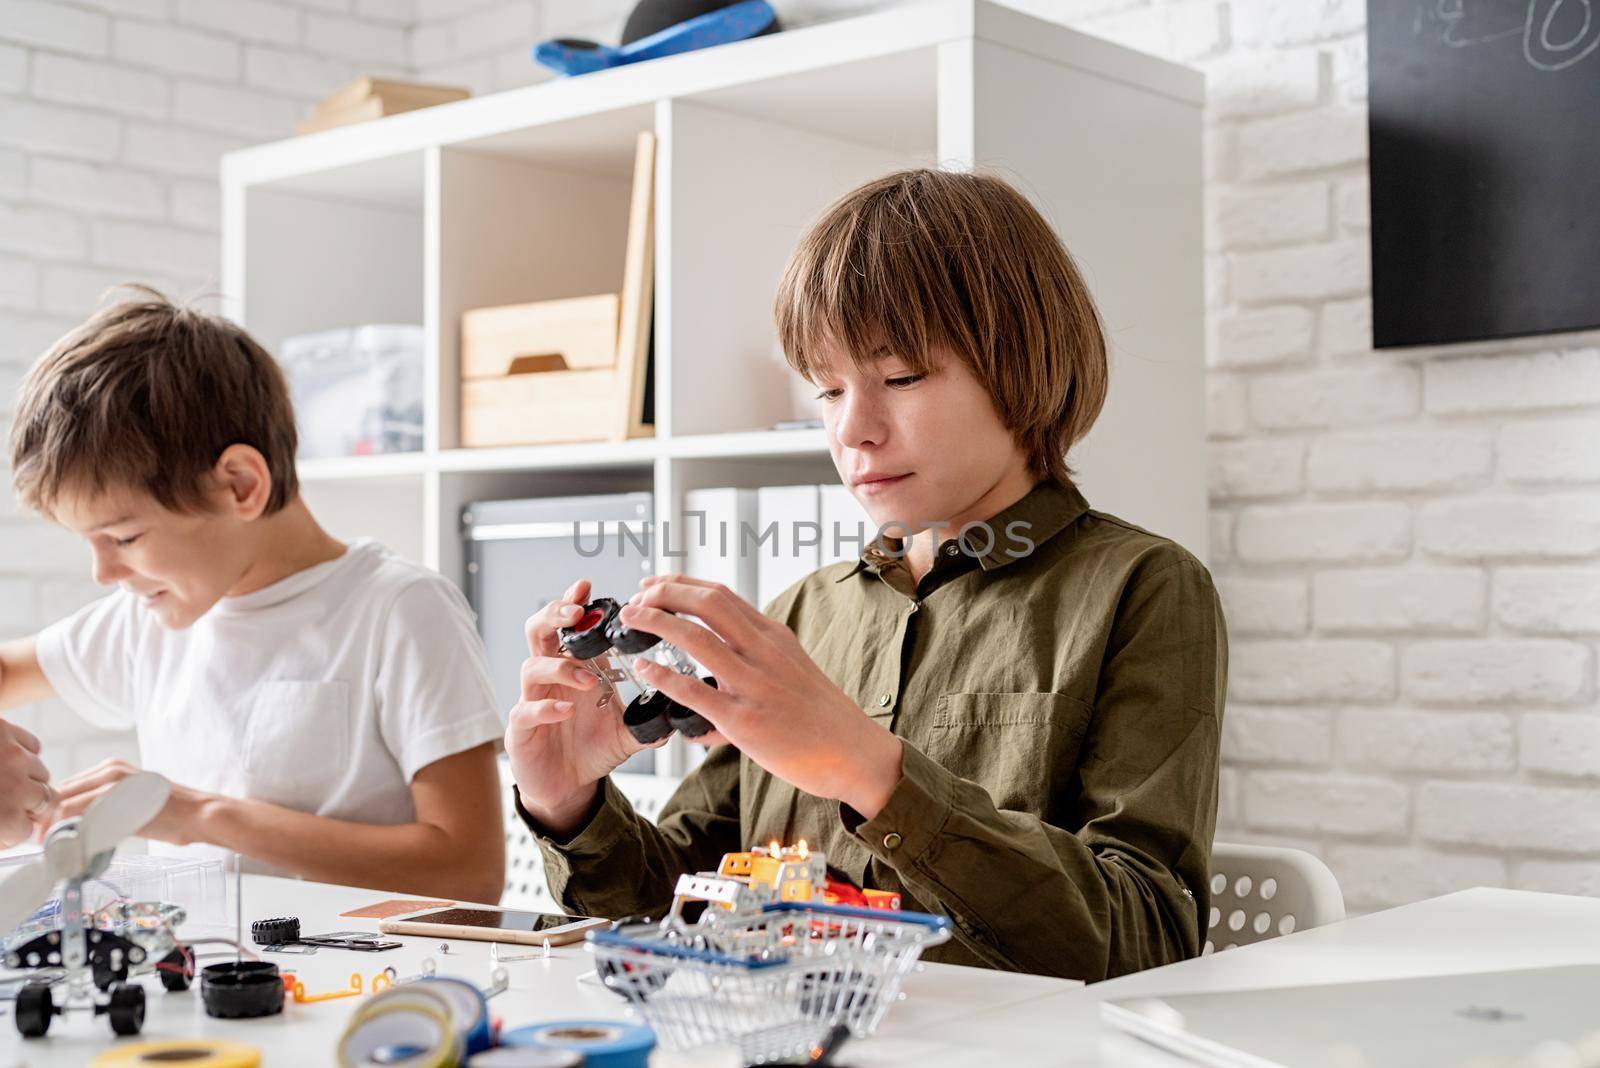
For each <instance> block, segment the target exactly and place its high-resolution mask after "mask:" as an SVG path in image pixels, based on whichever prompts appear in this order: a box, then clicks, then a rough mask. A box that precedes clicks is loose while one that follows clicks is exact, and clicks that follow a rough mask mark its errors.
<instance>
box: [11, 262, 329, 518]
mask: <svg viewBox="0 0 1600 1068" xmlns="http://www.w3.org/2000/svg"><path fill="white" fill-rule="evenodd" d="M121 288H123V289H129V290H133V291H134V292H135V293H136V294H137V297H136V298H135V299H132V300H125V301H123V302H121V303H117V304H112V305H108V306H106V307H104V308H102V309H100V310H99V311H97V312H96V313H95V314H94V315H93V316H91V317H90V318H89V320H88V321H87V322H85V323H84V324H83V325H81V326H79V327H78V328H76V329H75V330H73V331H72V332H71V333H69V334H67V335H66V336H65V337H63V338H62V339H61V340H60V341H57V342H56V343H55V345H54V346H53V347H52V348H51V349H50V351H49V352H47V353H45V354H44V355H43V356H42V357H40V358H39V360H38V362H36V363H35V364H34V365H33V367H32V368H31V369H30V370H29V371H28V375H27V377H26V378H25V379H24V380H23V383H22V389H21V392H20V394H19V396H18V398H17V411H16V417H15V420H14V422H13V423H12V426H11V486H12V489H13V490H14V491H15V492H16V494H17V497H18V498H19V499H20V500H21V501H22V502H23V503H24V504H25V505H27V506H28V507H30V508H32V509H34V510H36V511H38V512H41V513H43V514H45V515H51V514H52V512H53V509H54V505H55V502H56V501H57V500H59V498H60V496H61V494H62V492H63V491H68V490H70V491H72V492H100V491H103V490H105V489H107V488H109V487H125V488H128V489H133V490H143V491H145V492H147V493H149V494H150V495H151V496H152V497H154V498H155V500H156V501H157V502H158V503H160V504H161V505H162V506H163V507H165V508H168V509H170V510H173V511H197V510H199V509H201V508H203V506H204V503H205V490H206V481H205V480H206V476H207V475H208V473H209V472H210V471H211V468H212V467H213V466H214V465H215V464H216V462H217V458H218V457H219V456H221V455H222V452H223V450H224V449H226V448H227V447H228V446H230V445H235V444H242V445H250V446H252V447H254V448H255V449H256V450H257V451H259V452H260V453H261V455H262V456H263V457H264V458H265V459H266V462H267V468H268V470H269V471H270V472H271V475H272V492H271V495H270V497H269V499H268V502H267V509H266V512H267V514H269V515H270V514H271V513H273V512H276V511H278V510H279V509H281V508H283V507H284V506H285V505H286V504H288V503H289V502H290V501H292V500H294V498H295V495H296V494H297V493H298V492H299V484H298V481H297V479H296V476H295V467H294V455H295V448H296V437H295V425H294V408H293V405H292V404H291V402H290V400H289V389H288V386H287V384H286V383H285V381H284V377H283V372H282V371H281V370H280V369H279V368H278V365H277V363H276V362H275V361H274V360H273V359H272V357H271V356H270V355H268V354H267V351H266V350H265V349H263V348H262V347H261V346H260V345H259V344H257V343H256V341H255V339H254V338H252V337H251V336H250V335H249V334H247V333H246V332H245V331H244V330H243V329H241V328H240V327H238V326H236V325H235V324H233V323H231V322H229V321H228V320H226V319H224V318H222V317H221V316H217V315H209V314H206V313H204V312H201V311H198V310H195V309H192V308H188V307H184V306H181V305H178V304H174V303H173V302H172V301H170V300H168V299H167V298H166V297H164V296H162V295H161V294H160V293H158V292H156V291H155V290H153V289H148V288H146V287H144V286H126V287H121Z"/></svg>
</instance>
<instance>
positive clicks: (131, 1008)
mask: <svg viewBox="0 0 1600 1068" xmlns="http://www.w3.org/2000/svg"><path fill="white" fill-rule="evenodd" d="M105 1012H106V1015H107V1016H109V1017H111V1030H112V1031H114V1032H116V1033H117V1034H119V1035H123V1036H127V1035H136V1034H138V1033H139V1032H140V1031H141V1030H142V1029H143V1028H144V987H142V986H140V985H138V984H137V983H115V984H113V985H112V987H111V1000H110V1001H109V1002H108V1003H107V1004H106V1006H105Z"/></svg>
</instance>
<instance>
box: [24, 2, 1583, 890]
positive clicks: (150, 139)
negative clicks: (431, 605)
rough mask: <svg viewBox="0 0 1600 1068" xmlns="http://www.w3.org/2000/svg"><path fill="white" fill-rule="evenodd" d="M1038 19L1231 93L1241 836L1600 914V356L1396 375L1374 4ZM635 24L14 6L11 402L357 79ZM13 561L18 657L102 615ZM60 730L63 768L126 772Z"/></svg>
mask: <svg viewBox="0 0 1600 1068" xmlns="http://www.w3.org/2000/svg"><path fill="white" fill-rule="evenodd" d="M877 6H881V0H779V3H778V7H779V10H780V12H781V13H782V15H783V17H784V19H785V21H786V23H788V24H789V25H790V26H798V25H803V24H805V23H808V22H814V21H819V20H823V19H828V18H834V17H839V16H842V15H848V14H852V13H856V12H859V11H862V10H866V9H869V8H872V7H877ZM1019 6H1024V7H1027V8H1031V9H1033V10H1036V11H1038V12H1039V13H1041V14H1044V15H1046V16H1049V17H1054V18H1059V19H1063V20H1066V21H1069V22H1071V23H1073V24H1075V25H1077V26H1079V27H1081V28H1083V29H1085V30H1087V31H1089V32H1093V33H1100V34H1103V35H1105V36H1108V37H1111V38H1113V39H1115V40H1118V41H1120V42H1123V43H1125V44H1128V45H1130V46H1132V47H1135V48H1140V49H1144V50H1147V51H1152V52H1156V53H1158V54H1163V55H1167V56H1169V57H1172V58H1175V59H1180V60H1183V61H1185V62H1190V63H1193V64H1195V65H1197V66H1199V67H1201V68H1203V69H1204V70H1205V71H1206V72H1207V74H1208V76H1209V82H1210V93H1211V97H1210V101H1211V102H1210V105H1209V107H1208V110H1207V130H1206V139H1205V143H1206V175H1207V183H1208V184H1207V190H1206V213H1207V256H1206V279H1207V282H1206V284H1207V293H1206V302H1207V307H1208V309H1209V310H1210V313H1211V314H1210V322H1209V329H1208V337H1207V353H1206V356H1207V361H1208V364H1209V366H1210V367H1211V369H1212V370H1211V372H1210V376H1209V380H1208V388H1207V394H1208V404H1209V410H1208V413H1207V419H1208V426H1209V427H1210V429H1211V435H1212V438H1213V455H1212V458H1211V465H1210V488H1211V494H1212V509H1213V511H1212V523H1211V526H1212V546H1211V560H1212V565H1213V570H1214V571H1215V573H1216V575H1217V578H1218V583H1219V588H1220V589H1221V591H1222V596H1223V599H1224V603H1225V604H1226V606H1227V609H1228V613H1229V623H1230V628H1231V632H1232V639H1233V665H1232V685H1231V692H1230V705H1229V713H1228V718H1227V721H1226V725H1225V731H1224V756H1225V768H1224V773H1223V799H1222V811H1221V818H1220V823H1221V826H1220V832H1219V833H1220V834H1222V835H1223V836H1226V837H1229V838H1233V839H1236V840H1241V841H1257V842H1260V841H1268V842H1272V841H1276V842H1283V843H1285V844H1292V845H1297V846H1300V847H1302V848H1309V849H1313V850H1315V851H1316V852H1318V853H1320V854H1321V855H1323V856H1324V857H1325V858H1326V859H1327V860H1328V861H1329V863H1330V864H1331V865H1332V866H1333V868H1334V870H1335V872H1336V873H1337V874H1338V875H1339V876H1340V879H1341V881H1342V882H1343V884H1344V887H1345V891H1346V896H1347V899H1348V901H1349V904H1350V905H1351V907H1352V908H1353V909H1355V910H1362V909H1369V908H1375V907H1382V906H1386V905H1391V904H1397V903H1401V902H1404V901H1409V900H1414V899H1416V898H1419V897H1424V896H1429V895H1432V894H1437V893H1444V892H1447V891H1450V890H1453V889H1458V888H1461V887H1465V886H1472V885H1482V884H1501V885H1512V886H1520V887H1526V888H1532V889H1551V890H1561V891H1567V892H1574V893H1588V894H1600V817H1596V816H1595V815H1594V813H1596V812H1600V809H1597V807H1596V805H1595V803H1594V800H1595V799H1594V795H1593V790H1594V789H1595V787H1596V784H1597V783H1600V708H1597V690H1600V686H1597V680H1596V664H1597V661H1600V335H1596V334H1584V335H1568V336H1561V337H1549V338H1543V339H1528V340H1522V341H1514V342H1505V343H1499V344H1478V345H1469V346H1456V347H1450V348H1439V349H1417V350H1407V351H1400V352H1394V351H1390V352H1385V353H1377V352H1374V351H1373V350H1372V349H1371V340H1370V336H1371V335H1370V323H1371V302H1370V282H1369V278H1370V265H1369V263H1368V255H1367V229H1368V225H1369V223H1368V218H1369V213H1368V210H1367V179H1366V167H1365V158H1366V112H1365V107H1366V105H1365V99H1366V49H1365V39H1364V27H1363V18H1364V11H1365V5H1364V3H1363V2H1362V0H1305V2H1299V3H1283V2H1281V0H1019ZM629 7H631V2H630V0H227V2H218V0H117V2H116V3H102V2H92V0H51V2H44V0H0V392H3V395H6V396H9V395H10V394H11V392H12V391H13V389H14V384H15V381H16V379H17V377H18V375H20V373H21V367H22V365H23V364H24V362H25V361H26V359H28V358H30V357H31V355H32V354H33V353H35V352H37V350H38V349H39V348H40V347H42V346H43V345H44V344H47V343H48V341H49V340H50V339H51V338H53V337H54V336H56V335H57V334H59V333H60V332H61V331H62V330H63V329H65V328H66V327H67V326H70V325H71V323H72V321H73V320H74V319H75V318H77V317H78V316H80V315H81V314H82V313H83V311H85V310H87V307H88V302H89V301H90V300H91V299H92V297H93V295H94V293H95V291H97V290H98V289H99V288H101V287H102V286H103V285H104V284H106V283H109V282H112V281H115V280H117V279H118V278H119V277H122V276H124V275H126V274H128V273H138V272H139V271H146V270H147V271H154V272H156V274H155V275H153V277H156V278H157V279H158V280H160V281H162V282H163V284H170V285H171V286H173V287H183V286H194V285H205V284H214V282H215V279H214V277H212V273H213V272H214V271H215V232H216V226H215V214H216V191H215V184H214V175H215V168H216V161H217V157H218V155H219V154H220V153H221V152H223V151H226V150H227V149H229V148H232V147H234V146H236V145H239V144H243V143H245V142H247V141H250V140H257V139H261V138H265V137H271V136H276V135H278V134H281V133H284V132H287V130H286V128H287V125H288V124H289V123H290V122H291V121H292V119H293V118H294V117H295V116H296V115H299V114H302V113H304V111H305V110H306V108H307V107H308V105H309V103H310V102H311V101H313V100H315V99H317V98H318V97H319V96H321V95H323V94H324V93H326V92H327V91H329V90H330V89H332V88H333V87H334V86H335V85H337V84H338V83H339V82H340V81H341V80H342V79H343V78H344V77H346V76H348V75H349V74H352V73H355V72H356V70H357V69H358V68H371V69H372V70H374V71H377V72H380V73H381V72H384V71H388V70H395V71H409V72H410V73H413V74H415V75H417V76H420V77H425V78H430V79H433V80H439V81H446V82H455V83H460V84H464V85H466V86H468V87H470V88H472V89H473V90H475V91H477V92H486V91H492V90H496V89H503V88H510V87H513V86H519V85H524V84H528V83H531V82H534V81H538V80H541V79H542V78H543V77H544V75H543V74H542V73H541V72H540V71H539V70H538V69H537V68H536V67H534V66H533V65H532V63H531V62H530V61H529V59H528V49H529V47H530V46H531V45H532V43H533V42H534V41H535V40H538V39H540V38H543V37H549V36H557V35H579V36H594V37H599V38H602V39H605V40H608V41H616V40H617V38H618V36H619V33H620V28H621V23H622V20H623V18H624V17H625V14H626V11H627V10H628V8H629ZM94 93H99V94H101V98H98V99H97V98H88V99H86V96H91V95H92V94H94ZM113 97H114V98H113ZM173 275H176V277H171V276H173ZM1151 313H1152V314H1159V309H1152V310H1151ZM0 537H3V538H4V539H5V548H6V550H7V551H5V552H3V553H0V632H4V633H21V632H24V631H26V630H28V629H31V628H33V627H35V626H38V625H40V624H41V623H43V622H44V621H46V620H48V619H51V618H55V617H57V616H59V615H60V614H61V613H63V612H65V611H68V610H70V609H71V607H73V606H74V605H76V604H79V603H82V601H83V600H85V599H86V598H88V597H89V596H91V595H92V592H93V591H92V588H91V587H90V586H89V584H88V583H87V581H86V579H85V578H84V577H83V560H82V550H81V549H79V548H77V547H76V546H74V545H73V544H72V543H71V541H70V539H64V538H62V537H60V536H59V535H54V534H51V533H50V532H48V531H47V530H45V529H44V528H43V527H42V526H40V525H39V524H37V523H34V522H31V521H27V520H23V519H20V518H18V517H16V516H15V514H14V508H13V507H12V506H11V504H10V502H9V501H0ZM27 717H28V718H32V719H40V718H46V717H42V716H41V715H40V714H38V713H28V714H27ZM48 718H49V720H50V724H51V725H50V726H49V727H48V729H46V730H45V733H46V735H47V737H48V738H50V739H51V745H52V749H53V751H54V752H55V756H54V757H53V759H54V760H55V762H56V763H57V766H58V767H66V766H74V765H76V764H77V763H81V762H82V761H83V760H86V759H88V758H89V757H90V756H92V755H98V754H99V753H100V752H101V751H103V749H104V746H103V744H102V743H101V742H100V741H99V740H92V739H85V738H83V736H82V735H81V733H78V732H75V731H74V729H72V728H71V726H70V725H64V724H66V721H65V720H64V719H63V718H62V717H61V716H60V715H59V714H58V713H54V712H52V713H51V715H50V716H49V717H48Z"/></svg>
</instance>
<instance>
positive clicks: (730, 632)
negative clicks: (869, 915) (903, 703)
mask: <svg viewBox="0 0 1600 1068" xmlns="http://www.w3.org/2000/svg"><path fill="white" fill-rule="evenodd" d="M640 585H641V587H642V589H641V590H640V591H639V593H637V594H635V595H634V597H633V598H632V599H631V600H630V601H629V602H628V603H627V604H626V605H625V606H623V609H622V621H623V622H624V623H626V624H627V625H628V626H630V627H637V628H638V629H639V630H643V631H647V632H649V633H651V634H659V635H660V636H661V637H662V638H664V639H666V640H667V641H669V642H671V643H672V644H673V645H676V646H677V647H678V648H679V649H682V650H683V651H684V652H686V653H688V654H689V655H690V656H692V657H694V658H695V659H696V660H697V661H699V662H700V664H701V665H702V666H704V667H705V668H706V670H708V671H709V672H710V673H711V674H712V675H713V676H715V678H716V680H717V688H716V689H712V688H711V687H710V686H708V685H706V684H705V683H704V682H701V681H700V680H698V679H691V678H688V677H687V676H684V675H679V674H677V673H676V672H673V671H669V670H667V669H666V668H662V667H660V666H658V665H655V664H650V663H647V662H645V661H644V660H640V661H639V662H638V668H639V677H640V678H641V679H643V680H644V681H645V682H648V683H649V684H650V685H652V686H655V687H657V688H658V689H660V690H661V692H662V693H664V694H666V695H667V696H668V697H670V698H672V699H673V700H674V701H677V702H678V703H679V704H682V705H687V706H688V707H690V708H692V709H694V710H695V711H696V712H698V713H700V714H701V715H702V716H704V717H705V718H706V719H708V720H710V721H711V722H712V724H713V725H714V726H715V727H716V731H715V732H714V733H713V734H711V735H707V736H705V737H704V738H701V739H698V740H699V741H702V742H721V741H726V742H729V743H732V744H733V745H734V746H736V747H737V748H738V749H739V751H740V752H741V753H743V754H744V755H745V756H747V757H749V758H750V759H751V760H753V761H755V762H756V763H757V764H759V765H761V767H763V768H765V769H766V770H767V771H768V772H770V773H771V774H773V775H775V776H777V777H778V778H780V779H783V780H784V781H785V782H787V783H789V784H790V785H792V786H794V787H796V788H798V789H800V790H803V791H805V792H806V793H808V794H813V795H815V796H817V797H828V798H833V799H835V800H838V801H841V802H843V803H844V804H846V805H849V806H850V807H851V808H853V809H855V810H856V811H857V812H859V813H860V814H861V815H862V816H864V817H866V818H867V819H871V818H872V817H874V816H876V815H877V814H878V812H879V810H881V809H882V808H883V806H884V805H885V804H887V803H888V800H889V795H890V794H891V793H893V792H894V788H895V787H896V786H897V785H899V783H900V778H901V768H900V760H901V753H902V751H901V745H900V739H899V738H897V737H895V736H894V734H893V733H892V732H890V731H889V730H887V729H886V728H885V727H883V726H882V725H880V724H878V723H877V722H875V721H874V720H873V719H872V718H871V717H869V716H867V715H866V714H865V713H863V712H862V710H861V707H860V706H859V705H857V704H856V703H855V702H854V701H853V700H851V699H850V696H849V695H848V694H846V693H845V692H844V691H843V690H841V689H839V687H838V686H836V685H834V683H833V680H831V679H830V678H828V676H827V675H826V674H825V673H824V672H823V670H822V669H821V668H820V667H818V666H817V664H816V661H814V660H812V659H811V657H810V656H809V655H808V654H807V653H806V651H805V649H803V648H802V647H801V645H800V640H799V639H798V638H796V637H795V635H794V632H793V631H791V630H790V629H789V628H788V627H786V626H784V625H783V624H782V623H779V622H778V621H776V620H774V619H771V618H769V617H767V616H765V615H763V614H762V613H761V612H759V611H758V610H757V609H756V608H755V607H754V606H752V605H751V604H749V603H748V602H746V601H745V600H744V599H742V598H741V597H739V596H738V595H737V594H736V593H734V592H733V591H732V590H730V589H728V588H727V587H726V586H722V585H720V584H718V583H715V582H705V581H702V580H700V579H692V578H688V577H686V576H683V575H656V576H652V577H650V578H646V579H645V580H644V581H643V582H642V583H640ZM685 615H690V616H695V617H697V618H698V619H699V620H701V622H702V623H703V624H704V625H703V626H702V625H701V624H700V623H695V622H693V621H691V620H688V619H684V618H682V616H685Z"/></svg>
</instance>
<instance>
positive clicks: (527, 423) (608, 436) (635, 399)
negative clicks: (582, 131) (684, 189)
mask: <svg viewBox="0 0 1600 1068" xmlns="http://www.w3.org/2000/svg"><path fill="white" fill-rule="evenodd" d="M655 158H656V139H655V135H654V134H651V133H648V132H647V133H641V134H639V137H638V141H637V144H636V147H635V155H634V171H633V196H632V201H631V204H630V205H629V212H628V247H627V254H626V258H625V259H624V262H623V271H622V275H623V277H622V292H621V293H602V294H599V295H596V296H589V297H572V298H567V299H563V300H545V301H537V302H534V303H530V304H513V305H506V306H503V307H496V308H477V309H474V310H472V311H467V312H463V313H462V316H461V365H460V366H461V445H462V447H464V448H478V447H485V446H498V445H545V444H554V443H557V442H573V441H607V440H609V441H623V440H625V439H627V438H630V437H646V436H649V435H651V434H653V433H654V427H653V426H651V425H650V423H649V422H647V421H646V419H647V415H646V412H645V380H646V378H647V377H648V376H649V375H650V374H651V372H652V369H651V367H650V329H651V314H650V312H651V307H652V301H653V300H654V269H653V263H654V259H655V241H654V230H655V217H654V191H655Z"/></svg>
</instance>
